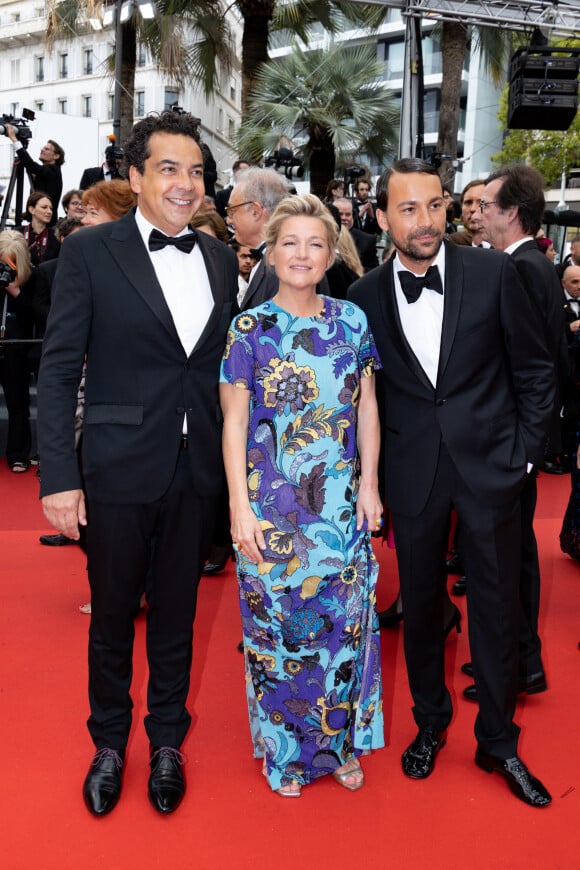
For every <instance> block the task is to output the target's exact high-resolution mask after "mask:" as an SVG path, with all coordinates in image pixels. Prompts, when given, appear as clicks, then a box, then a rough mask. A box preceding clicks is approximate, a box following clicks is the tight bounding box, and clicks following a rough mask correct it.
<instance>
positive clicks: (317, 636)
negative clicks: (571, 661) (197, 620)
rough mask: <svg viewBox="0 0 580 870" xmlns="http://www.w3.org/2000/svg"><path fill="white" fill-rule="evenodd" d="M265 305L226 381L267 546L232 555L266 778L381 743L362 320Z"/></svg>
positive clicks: (226, 360)
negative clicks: (359, 512)
mask: <svg viewBox="0 0 580 870" xmlns="http://www.w3.org/2000/svg"><path fill="white" fill-rule="evenodd" d="M320 302H321V309H322V310H321V313H320V315H318V316H316V317H304V318H302V317H295V316H293V315H291V314H289V313H288V312H287V311H285V310H283V309H282V308H280V307H279V306H278V305H277V304H276V303H275V302H274V301H272V300H270V301H268V302H265V303H264V304H262V305H260V306H259V307H257V308H254V309H251V310H250V311H247V312H244V313H243V314H240V315H238V316H237V317H236V318H234V320H233V321H232V324H231V327H230V331H229V334H228V339H227V343H226V350H225V352H224V357H223V362H222V371H221V380H222V381H224V382H226V383H230V384H233V385H234V386H237V387H240V388H242V389H247V390H249V392H250V422H249V428H248V442H247V484H248V495H249V499H250V504H251V506H252V510H253V511H254V513H255V514H256V516H257V518H258V520H259V522H260V525H261V528H262V531H263V534H264V538H265V542H266V549H265V551H264V553H263V556H264V561H263V562H261V563H260V564H259V565H254V564H253V563H251V562H249V561H248V560H246V559H245V558H244V557H243V555H241V554H240V553H238V554H237V573H238V583H239V595H240V607H241V613H242V626H243V634H244V647H245V656H246V690H247V699H248V709H249V714H250V729H251V733H252V737H253V740H254V750H255V754H256V755H257V756H263V755H265V757H266V762H267V771H268V778H269V781H270V785H271V787H272V788H273V789H277V788H280V787H281V786H283V785H285V784H288V783H289V782H291V781H292V780H295V781H298V782H300V783H302V784H304V783H309V782H312V781H313V780H315V779H317V778H319V777H320V776H323V775H325V774H327V773H331V772H332V771H333V770H335V769H336V768H337V767H340V766H341V765H343V764H344V763H345V762H346V761H348V760H349V759H350V758H352V757H353V756H358V755H360V754H361V753H362V752H363V751H366V750H369V749H374V748H379V747H381V746H383V745H384V742H383V718H382V695H381V675H380V646H379V634H378V623H377V619H376V614H375V588H376V580H377V574H378V566H377V562H376V559H375V557H374V554H373V551H372V547H371V544H370V538H369V536H368V534H367V532H366V531H360V532H358V531H357V530H356V498H357V491H358V474H359V463H358V454H357V442H356V408H357V403H358V399H359V396H360V380H361V378H363V377H367V376H369V375H371V374H372V373H373V372H374V371H375V370H376V369H378V368H380V362H379V360H378V355H377V352H376V348H375V345H374V341H373V338H372V336H371V334H370V332H369V330H368V325H367V320H366V316H365V314H364V313H363V312H362V311H361V310H360V309H359V308H358V307H357V306H355V305H353V304H351V303H349V302H344V301H339V300H335V299H330V298H328V297H320Z"/></svg>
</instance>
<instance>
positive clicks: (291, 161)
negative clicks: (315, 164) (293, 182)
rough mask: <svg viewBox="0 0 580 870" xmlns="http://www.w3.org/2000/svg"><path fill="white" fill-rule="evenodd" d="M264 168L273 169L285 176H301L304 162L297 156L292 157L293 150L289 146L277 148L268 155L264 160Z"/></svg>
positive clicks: (289, 177)
mask: <svg viewBox="0 0 580 870" xmlns="http://www.w3.org/2000/svg"><path fill="white" fill-rule="evenodd" d="M264 166H265V167H266V168H271V169H275V170H276V172H278V173H279V174H280V175H283V176H284V177H285V178H288V179H291V178H302V176H303V175H304V164H303V163H302V161H301V160H299V159H298V158H297V157H294V152H293V151H292V150H291V149H290V148H278V150H277V151H274V153H273V154H271V155H270V156H269V157H266V159H265V160H264Z"/></svg>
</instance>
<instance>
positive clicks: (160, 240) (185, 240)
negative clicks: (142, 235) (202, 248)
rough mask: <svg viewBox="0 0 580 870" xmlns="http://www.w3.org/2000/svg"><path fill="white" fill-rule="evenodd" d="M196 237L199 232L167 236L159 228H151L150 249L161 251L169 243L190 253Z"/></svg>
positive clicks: (185, 252)
mask: <svg viewBox="0 0 580 870" xmlns="http://www.w3.org/2000/svg"><path fill="white" fill-rule="evenodd" d="M196 239H197V233H186V234H185V235H184V236H165V235H164V234H163V233H160V232H159V230H151V235H150V236H149V250H150V251H160V250H161V249H162V248H165V247H167V245H173V246H174V247H175V248H177V249H178V250H179V251H183V253H184V254H189V253H191V251H193V248H194V246H195V241H196Z"/></svg>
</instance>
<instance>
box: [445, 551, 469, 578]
mask: <svg viewBox="0 0 580 870" xmlns="http://www.w3.org/2000/svg"><path fill="white" fill-rule="evenodd" d="M445 567H446V568H447V573H448V574H463V573H465V572H464V570H463V565H462V564H461V556H460V555H459V553H453V555H452V556H450V557H449V559H447V561H446V562H445Z"/></svg>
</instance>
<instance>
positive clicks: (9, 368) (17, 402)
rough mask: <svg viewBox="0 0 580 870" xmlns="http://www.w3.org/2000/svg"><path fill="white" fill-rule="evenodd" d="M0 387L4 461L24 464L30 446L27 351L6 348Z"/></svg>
mask: <svg viewBox="0 0 580 870" xmlns="http://www.w3.org/2000/svg"><path fill="white" fill-rule="evenodd" d="M0 384H1V385H2V389H3V391H4V398H5V399H6V409H7V411H8V437H7V439H6V461H7V462H8V465H10V466H12V465H14V463H15V462H28V458H29V456H30V448H31V446H32V433H31V429H30V362H29V359H28V351H27V350H24V349H22V348H10V349H8V350H6V351H4V353H3V356H2V357H1V358H0Z"/></svg>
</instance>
